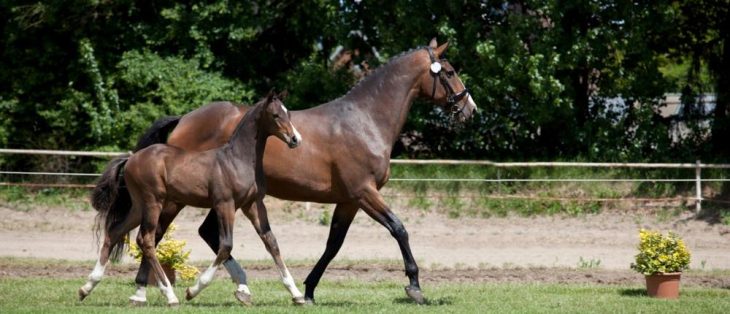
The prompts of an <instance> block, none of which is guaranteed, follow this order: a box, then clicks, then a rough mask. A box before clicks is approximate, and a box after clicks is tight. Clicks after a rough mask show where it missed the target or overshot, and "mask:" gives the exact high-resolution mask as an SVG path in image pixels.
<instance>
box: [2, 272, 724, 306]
mask: <svg viewBox="0 0 730 314" xmlns="http://www.w3.org/2000/svg"><path fill="white" fill-rule="evenodd" d="M82 284H83V279H73V280H71V279H51V278H25V279H23V278H0V292H2V293H0V312H3V313H21V312H24V313H36V312H42V313H51V312H53V313H68V312H73V313H99V312H104V313H113V312H125V313H126V312H135V313H136V312H144V313H149V312H155V313H156V312H167V311H169V309H168V308H167V307H166V306H165V300H164V298H163V297H162V296H161V295H160V293H159V292H158V290H157V289H156V288H150V289H148V293H147V295H148V296H147V297H148V302H149V304H148V305H147V306H146V307H144V308H130V307H129V305H128V303H127V297H128V296H130V295H131V294H132V293H133V292H134V285H133V283H132V282H131V280H122V279H116V278H109V279H105V280H104V281H103V282H102V283H101V284H100V285H99V286H98V287H97V289H96V290H95V291H94V292H93V293H92V295H91V296H89V297H88V298H87V299H86V300H85V301H83V302H79V301H77V297H76V291H77V289H78V288H79V287H80V286H81V285H82ZM187 284H189V283H187ZM187 284H185V283H183V284H180V285H178V286H177V287H176V288H175V292H176V294H177V295H178V297H180V298H181V297H182V296H183V293H184V289H185V287H186V286H187ZM251 289H252V292H253V297H254V302H255V305H254V306H253V307H252V308H243V307H242V306H241V305H239V304H238V303H237V302H236V301H235V299H234V298H233V295H232V292H233V285H232V284H231V283H230V282H228V281H226V280H220V279H219V280H216V281H214V282H213V284H212V285H211V286H210V287H208V289H206V290H205V291H204V292H202V293H201V294H200V295H199V296H198V297H197V298H196V299H194V300H193V301H190V302H187V301H182V304H181V306H180V308H179V309H177V310H176V311H175V312H177V313H202V312H206V313H207V312H212V311H215V312H241V311H256V312H263V313H291V312H302V313H343V312H346V313H412V312H419V313H421V312H425V313H484V312H497V313H617V312H618V313H627V312H628V313H639V312H641V313H680V312H681V313H724V312H726V311H727V309H729V308H730V291H729V290H727V289H700V288H683V289H682V293H681V297H680V299H679V300H674V301H667V300H656V299H651V298H649V297H647V296H646V295H645V292H644V289H643V287H640V286H633V287H616V286H593V285H561V284H496V283H486V284H469V283H467V284H458V283H449V284H432V285H428V284H427V285H425V290H424V293H425V294H426V296H427V299H428V302H427V304H426V305H423V306H418V305H415V304H413V303H411V302H410V301H409V300H408V299H407V298H406V297H405V294H404V292H403V287H402V283H400V282H399V283H394V282H360V281H337V282H330V281H326V280H325V281H323V282H322V283H321V284H320V286H319V288H318V291H317V305H316V306H312V307H305V308H297V307H294V306H293V305H292V304H291V301H290V296H289V295H288V293H287V292H286V291H285V289H284V288H283V286H282V285H281V284H280V283H279V282H277V281H252V282H251Z"/></svg>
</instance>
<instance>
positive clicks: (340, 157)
mask: <svg viewBox="0 0 730 314" xmlns="http://www.w3.org/2000/svg"><path fill="white" fill-rule="evenodd" d="M447 48H448V43H445V44H443V45H440V46H439V45H438V44H437V42H436V39H433V40H431V42H430V44H429V45H428V46H426V47H419V48H416V49H412V50H410V51H406V52H404V53H402V54H400V55H398V56H396V57H394V58H393V59H391V60H390V61H389V62H388V63H387V64H385V65H383V66H381V67H380V68H378V69H377V70H375V71H374V72H372V73H371V74H370V75H368V76H367V77H365V78H364V79H362V80H361V81H360V82H359V83H358V84H357V85H356V86H355V87H353V88H352V89H351V90H350V91H349V92H348V93H347V94H346V95H344V96H342V97H340V98H337V99H335V100H333V101H330V102H328V103H325V104H322V105H319V106H316V107H313V108H310V109H306V110H301V111H292V112H291V119H292V121H293V122H294V123H296V125H298V126H299V131H300V132H301V133H302V135H303V136H305V137H307V142H306V143H304V144H302V145H301V146H300V147H299V148H298V149H297V150H295V151H292V152H291V153H287V154H284V153H283V152H284V148H285V147H284V146H283V145H281V144H280V143H278V142H275V141H272V142H270V143H268V144H267V149H266V151H265V152H264V160H263V161H264V175H265V177H266V187H267V190H266V191H267V192H266V193H267V194H268V195H272V196H275V197H277V198H281V199H285V200H292V201H305V202H319V203H334V204H337V205H336V207H335V211H334V213H333V215H332V220H331V225H330V232H329V236H328V239H327V244H326V248H325V251H324V253H323V254H322V256H321V257H320V259H319V261H318V262H317V263H316V265H315V266H314V268H313V269H312V271H311V272H310V274H309V275H308V276H307V279H306V280H305V282H304V283H305V286H306V289H305V294H304V297H305V299H306V301H307V302H308V303H314V290H315V288H316V286H317V284H318V283H319V281H320V279H321V277H322V275H323V273H324V271H325V269H326V268H327V265H328V264H329V263H330V261H331V260H332V259H333V258H334V257H335V255H337V252H338V251H339V249H340V247H341V246H342V244H343V242H344V240H345V236H346V234H347V231H348V229H349V227H350V224H351V223H352V221H353V219H354V217H355V215H356V214H357V212H358V210H359V209H362V210H363V211H364V212H365V213H366V214H367V215H369V216H370V217H371V218H373V219H374V220H376V221H377V222H378V223H380V224H381V225H383V226H384V227H385V228H386V229H387V230H388V231H389V232H390V234H391V235H392V236H393V237H394V238H395V240H396V241H397V243H398V246H399V247H400V250H401V253H402V255H403V261H404V264H405V273H406V276H408V278H409V285H408V286H406V288H405V291H406V294H407V295H408V296H409V297H410V298H411V299H413V300H414V301H415V302H416V303H423V302H424V298H423V295H422V293H421V288H420V284H419V280H418V266H417V264H416V261H415V259H414V257H413V254H412V253H411V248H410V244H409V242H408V233H407V232H406V229H405V227H404V226H403V223H402V222H401V221H400V219H399V218H398V217H397V216H396V215H395V214H394V213H393V212H392V211H391V209H390V208H389V207H388V206H387V204H386V203H385V201H384V200H383V197H382V195H380V192H379V190H380V188H382V187H383V185H385V183H386V182H387V181H388V178H389V176H390V153H391V150H392V147H393V144H394V143H395V141H396V140H397V137H398V135H399V134H400V131H401V129H402V128H403V125H404V124H405V121H406V118H407V114H408V111H409V110H410V107H411V105H412V102H413V100H414V99H415V98H416V97H421V98H424V99H429V100H431V101H432V102H434V103H435V104H437V105H439V106H443V107H446V109H448V110H451V111H452V113H453V115H454V117H456V119H457V120H459V121H465V120H467V119H469V118H470V117H471V116H472V115H473V114H474V113H475V112H476V110H477V107H476V104H475V103H474V100H473V99H472V97H471V95H470V94H469V92H468V90H467V89H466V87H465V86H464V84H463V83H462V82H461V80H460V79H459V77H458V75H457V73H456V72H455V71H454V68H453V67H452V66H451V64H449V62H448V61H447V60H445V59H441V58H440V56H442V55H443V53H444V52H445V51H446V49H447ZM247 110H248V107H246V106H237V105H235V104H232V103H229V102H216V103H211V104H209V105H206V106H203V107H201V108H199V109H197V110H194V111H192V112H190V113H188V114H186V115H185V116H183V117H182V118H176V117H166V118H163V119H161V120H158V121H157V122H155V124H154V125H153V126H152V127H151V128H150V129H149V130H148V131H147V132H146V134H145V135H144V136H142V138H141V139H140V141H139V142H138V145H137V147H138V148H143V147H146V146H147V145H151V144H152V143H157V142H166V143H168V144H170V145H174V146H177V147H180V148H182V149H184V150H189V151H201V150H206V149H211V148H214V147H219V146H220V145H223V144H224V143H226V141H227V140H228V138H229V137H230V135H231V133H232V130H233V126H235V124H236V123H237V121H238V120H240V119H241V117H242V116H243V115H244V114H245V112H246V111H247ZM170 130H172V133H170V135H169V137H167V139H166V140H165V138H166V136H165V135H167V133H168V132H169V131H170ZM115 193H117V194H118V196H117V197H116V200H115V201H112V205H113V206H118V207H125V204H124V200H125V193H126V191H124V190H123V189H119V190H118V191H117V192H115ZM255 205H256V206H257V207H263V206H264V204H263V202H257V203H256V204H255ZM164 215H165V212H163V216H164ZM217 221H218V218H217V217H216V213H215V211H210V212H209V214H208V216H207V217H206V219H205V221H204V222H203V224H202V225H201V226H200V229H199V230H198V232H199V234H200V236H201V237H202V238H203V239H204V240H205V241H206V243H207V244H208V245H209V246H210V247H211V248H212V249H213V251H214V252H217V251H218V247H219V241H218V237H217V235H218V225H217ZM160 232H162V233H164V230H158V234H160ZM272 236H273V235H272ZM143 265H144V264H143ZM143 265H142V267H140V271H139V273H138V275H137V282H138V283H140V282H141V281H144V280H146V278H147V271H146V270H145V269H144V267H143ZM224 266H225V267H226V270H227V271H228V272H229V273H230V274H231V276H232V277H233V278H234V281H235V282H238V283H241V282H245V281H246V276H245V272H244V271H243V269H242V268H241V267H240V265H239V264H238V263H236V262H235V260H234V259H233V258H232V257H231V258H230V259H229V260H227V261H226V262H225V263H224Z"/></svg>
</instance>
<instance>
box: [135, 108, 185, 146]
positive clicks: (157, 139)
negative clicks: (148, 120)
mask: <svg viewBox="0 0 730 314" xmlns="http://www.w3.org/2000/svg"><path fill="white" fill-rule="evenodd" d="M178 122H180V117H174V116H170V117H164V118H160V119H159V120H157V121H155V122H154V123H152V126H151V127H150V128H149V129H147V131H146V132H144V134H142V136H141V137H140V138H139V140H138V141H137V147H135V148H134V151H135V152H136V151H138V150H141V149H143V148H145V147H147V146H150V145H154V144H158V143H167V135H168V134H169V133H170V131H172V129H174V128H175V127H176V126H177V123H178Z"/></svg>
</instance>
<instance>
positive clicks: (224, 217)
mask: <svg viewBox="0 0 730 314" xmlns="http://www.w3.org/2000/svg"><path fill="white" fill-rule="evenodd" d="M215 211H216V214H217V216H218V230H219V231H220V234H219V237H220V238H219V239H220V245H219V246H220V247H219V248H218V254H217V255H216V258H215V260H214V261H213V264H211V265H210V266H209V267H208V269H206V270H205V271H204V272H203V273H201V274H200V276H198V280H197V281H196V282H195V285H193V286H192V287H189V288H188V289H187V290H186V291H185V299H186V300H190V299H192V298H194V297H195V296H197V295H198V293H200V292H201V291H203V289H205V287H207V286H208V285H209V284H210V282H211V281H213V275H215V272H216V270H218V267H219V266H220V265H221V264H223V262H224V261H226V260H227V259H228V258H229V257H230V256H231V250H232V249H233V222H234V219H235V215H236V208H235V206H234V204H233V200H230V201H226V202H220V203H219V204H216V206H215Z"/></svg>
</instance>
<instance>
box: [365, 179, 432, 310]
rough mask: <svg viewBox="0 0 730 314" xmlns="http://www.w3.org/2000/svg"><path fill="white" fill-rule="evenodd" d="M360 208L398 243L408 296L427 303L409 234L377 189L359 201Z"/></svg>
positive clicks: (368, 192)
mask: <svg viewBox="0 0 730 314" xmlns="http://www.w3.org/2000/svg"><path fill="white" fill-rule="evenodd" d="M359 201H360V208H362V209H363V211H365V213H367V214H368V215H369V216H370V217H371V218H373V219H375V220H376V221H377V222H379V223H380V224H381V225H383V226H384V227H385V228H386V229H388V231H390V234H391V235H392V236H393V238H395V240H396V241H398V246H399V247H400V251H401V254H402V255H403V263H404V264H405V269H406V276H408V279H409V280H410V285H408V286H407V287H406V294H407V295H408V297H410V298H411V299H412V300H413V301H415V302H416V303H418V304H423V303H424V302H425V300H424V298H423V294H422V293H421V286H420V284H419V283H418V265H417V264H416V259H415V258H413V253H411V246H410V244H409V243H408V232H407V231H406V228H405V227H404V226H403V223H402V222H401V221H400V219H398V217H397V216H396V215H395V214H394V213H393V212H392V211H391V210H390V208H388V206H387V205H386V204H385V201H384V200H383V197H382V196H381V195H380V192H378V191H377V190H376V189H374V188H373V189H369V190H368V191H366V192H365V194H364V195H363V197H362V198H361V199H360V200H359Z"/></svg>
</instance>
